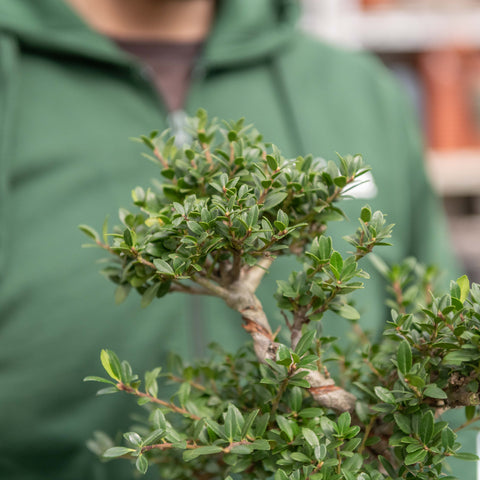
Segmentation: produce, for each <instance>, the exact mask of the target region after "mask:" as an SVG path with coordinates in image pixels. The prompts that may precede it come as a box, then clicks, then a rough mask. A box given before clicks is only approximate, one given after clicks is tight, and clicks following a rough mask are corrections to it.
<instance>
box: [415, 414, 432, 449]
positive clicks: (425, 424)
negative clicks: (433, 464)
mask: <svg viewBox="0 0 480 480" xmlns="http://www.w3.org/2000/svg"><path fill="white" fill-rule="evenodd" d="M434 425H435V419H434V418H433V413H432V412H431V411H430V410H429V411H427V412H426V413H425V414H424V415H423V417H422V419H421V421H420V426H419V434H420V438H421V440H422V442H423V443H425V444H428V442H430V440H431V439H432V436H433V427H434Z"/></svg>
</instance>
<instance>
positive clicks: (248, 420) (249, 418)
mask: <svg viewBox="0 0 480 480" xmlns="http://www.w3.org/2000/svg"><path fill="white" fill-rule="evenodd" d="M259 411H260V410H258V409H257V410H254V411H253V412H250V413H249V414H248V415H247V417H246V418H245V423H244V424H243V427H242V431H241V433H240V438H242V439H243V438H245V437H246V436H247V435H248V431H249V430H250V428H251V426H252V425H253V422H254V421H255V419H256V418H257V415H258V412H259Z"/></svg>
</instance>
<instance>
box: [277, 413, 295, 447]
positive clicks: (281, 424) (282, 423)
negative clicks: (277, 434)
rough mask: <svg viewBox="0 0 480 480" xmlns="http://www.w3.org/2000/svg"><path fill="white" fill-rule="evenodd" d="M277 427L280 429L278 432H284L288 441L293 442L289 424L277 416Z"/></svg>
mask: <svg viewBox="0 0 480 480" xmlns="http://www.w3.org/2000/svg"><path fill="white" fill-rule="evenodd" d="M276 419H277V425H278V426H279V427H280V430H281V431H282V432H284V433H285V434H286V435H287V437H288V439H289V440H290V441H292V440H293V428H292V426H291V425H290V422H289V421H288V420H287V419H286V418H285V417H283V416H281V415H277V417H276Z"/></svg>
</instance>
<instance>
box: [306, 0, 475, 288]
mask: <svg viewBox="0 0 480 480" xmlns="http://www.w3.org/2000/svg"><path fill="white" fill-rule="evenodd" d="M302 3H303V4H304V15H303V18H302V26H303V28H304V29H305V30H306V31H308V32H310V33H311V34H313V35H315V36H318V37H320V38H322V39H325V40H327V41H329V42H332V43H336V44H340V45H345V46H348V47H350V48H352V47H353V48H358V49H363V50H368V51H371V52H373V53H374V54H375V55H377V56H378V57H379V58H380V59H381V61H382V62H383V63H385V65H387V67H388V68H390V69H391V70H392V71H393V72H394V74H395V75H396V76H397V77H398V79H399V80H400V82H401V83H402V85H403V86H404V88H405V89H406V91H407V93H408V94H409V96H410V98H411V99H412V102H413V104H414V106H415V107H416V110H417V112H418V116H419V119H420V122H421V125H422V128H423V131H424V135H425V146H426V154H425V161H426V167H427V171H428V172H429V175H430V178H431V181H432V184H433V185H434V188H435V189H436V190H437V192H438V193H439V195H440V196H441V198H442V200H443V202H444V205H445V209H446V211H447V215H448V220H449V225H450V235H451V239H452V242H453V245H454V248H455V250H456V253H457V256H458V257H459V258H460V259H461V260H462V261H463V263H464V265H465V268H466V271H467V272H468V274H469V276H470V278H471V280H474V281H476V282H480V0H303V2H302Z"/></svg>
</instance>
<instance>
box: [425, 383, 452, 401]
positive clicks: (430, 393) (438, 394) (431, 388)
mask: <svg viewBox="0 0 480 480" xmlns="http://www.w3.org/2000/svg"><path fill="white" fill-rule="evenodd" d="M423 395H424V396H425V397H430V398H439V399H442V398H447V394H446V393H445V392H444V391H443V390H442V389H441V388H439V387H437V385H435V384H434V383H430V384H429V385H427V386H426V387H425V390H424V391H423Z"/></svg>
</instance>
